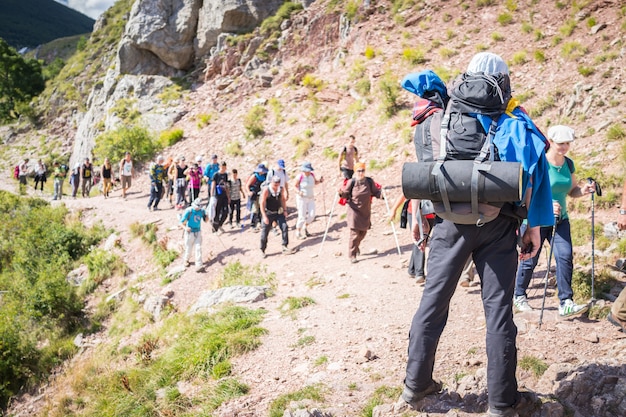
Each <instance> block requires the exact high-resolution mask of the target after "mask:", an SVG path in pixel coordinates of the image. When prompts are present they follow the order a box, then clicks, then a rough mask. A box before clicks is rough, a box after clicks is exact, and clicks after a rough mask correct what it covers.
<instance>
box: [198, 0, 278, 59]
mask: <svg viewBox="0 0 626 417" xmlns="http://www.w3.org/2000/svg"><path fill="white" fill-rule="evenodd" d="M282 4H283V1H282V0H205V1H204V5H203V6H202V8H201V9H200V12H199V16H198V31H197V32H198V33H197V39H196V44H195V54H196V56H197V57H202V56H205V55H208V53H209V51H210V50H211V48H212V47H213V46H215V45H216V44H217V37H218V36H219V35H220V34H221V33H222V32H232V33H247V32H251V31H252V30H253V29H254V28H255V27H257V26H258V25H259V24H260V23H261V22H262V21H263V20H265V19H266V18H268V17H270V16H272V15H274V14H275V13H276V11H277V10H278V8H279V7H280V6H281V5H282Z"/></svg>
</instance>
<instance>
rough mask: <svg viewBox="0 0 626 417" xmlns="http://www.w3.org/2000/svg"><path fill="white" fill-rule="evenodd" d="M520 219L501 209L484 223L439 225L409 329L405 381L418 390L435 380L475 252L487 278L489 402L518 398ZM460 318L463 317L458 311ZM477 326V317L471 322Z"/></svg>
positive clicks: (497, 404) (494, 404)
mask: <svg viewBox="0 0 626 417" xmlns="http://www.w3.org/2000/svg"><path fill="white" fill-rule="evenodd" d="M516 228H517V223H516V222H515V221H513V220H512V219H510V218H508V217H505V216H502V215H500V216H499V217H497V218H496V219H495V220H493V221H491V222H489V223H487V224H485V225H484V226H482V227H476V226H474V225H462V224H455V223H452V222H450V221H447V220H444V221H442V222H440V223H438V224H436V225H435V227H434V229H433V231H432V236H431V240H430V252H429V255H428V260H427V262H428V278H427V279H426V286H425V288H424V294H423V296H422V300H421V302H420V306H419V308H418V310H417V312H416V313H415V316H414V317H413V322H412V324H411V330H410V333H409V354H408V362H407V367H406V378H405V380H404V384H405V385H406V387H407V388H409V389H410V390H412V391H414V392H420V391H423V390H425V389H426V388H428V386H429V385H430V384H431V381H432V380H433V367H434V364H435V353H436V351H437V345H438V344H439V337H440V336H441V333H442V332H443V329H444V327H445V325H446V322H447V321H448V310H449V307H450V299H451V298H452V295H453V294H454V291H455V290H456V288H457V283H458V281H459V277H460V275H461V271H462V270H463V267H464V266H465V261H466V260H467V259H468V257H469V256H472V257H473V260H474V264H475V265H476V271H477V272H478V275H479V276H480V279H481V288H482V290H481V294H482V300H483V307H484V310H485V318H486V323H487V335H486V346H487V386H488V391H489V405H490V406H492V407H499V408H503V407H508V406H511V405H512V404H513V403H515V401H516V398H517V379H516V378H515V370H516V367H517V348H516V347H515V339H516V337H517V327H515V324H514V323H513V308H512V304H513V290H514V287H515V271H516V269H517V259H518V254H517V248H516ZM453 319H454V320H461V318H458V317H455V318H453ZM467 326H468V328H474V327H475V324H474V323H467Z"/></svg>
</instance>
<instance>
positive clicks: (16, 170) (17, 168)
mask: <svg viewBox="0 0 626 417" xmlns="http://www.w3.org/2000/svg"><path fill="white" fill-rule="evenodd" d="M13 178H15V179H16V180H17V179H19V178H20V166H19V165H15V168H13Z"/></svg>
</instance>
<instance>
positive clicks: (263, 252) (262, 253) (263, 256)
mask: <svg viewBox="0 0 626 417" xmlns="http://www.w3.org/2000/svg"><path fill="white" fill-rule="evenodd" d="M261 258H263V259H265V258H267V254H266V253H265V251H264V250H263V249H261Z"/></svg>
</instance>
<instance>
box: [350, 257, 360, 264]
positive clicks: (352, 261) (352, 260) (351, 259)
mask: <svg viewBox="0 0 626 417" xmlns="http://www.w3.org/2000/svg"><path fill="white" fill-rule="evenodd" d="M357 262H359V261H358V260H357V259H356V256H352V257H351V258H350V263H353V264H355V263H357Z"/></svg>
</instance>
